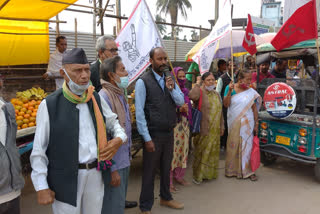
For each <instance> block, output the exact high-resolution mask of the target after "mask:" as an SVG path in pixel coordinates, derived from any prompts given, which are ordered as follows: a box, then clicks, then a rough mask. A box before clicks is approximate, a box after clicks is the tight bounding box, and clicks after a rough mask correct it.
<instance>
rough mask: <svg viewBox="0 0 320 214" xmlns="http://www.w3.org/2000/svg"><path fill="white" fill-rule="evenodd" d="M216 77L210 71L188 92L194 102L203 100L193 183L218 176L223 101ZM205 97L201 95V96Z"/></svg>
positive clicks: (195, 144) (222, 125) (196, 142)
mask: <svg viewBox="0 0 320 214" xmlns="http://www.w3.org/2000/svg"><path fill="white" fill-rule="evenodd" d="M201 80H202V82H203V84H202V86H200V85H201ZM215 86H216V85H215V79H214V76H213V74H212V73H211V72H207V73H205V74H203V75H202V77H198V78H197V83H196V84H195V86H194V87H193V89H192V90H191V91H190V93H189V98H190V99H191V100H193V101H194V102H195V103H199V100H202V104H201V109H200V111H201V112H202V119H201V126H200V134H199V135H198V136H196V137H195V138H194V142H193V144H194V147H195V148H194V161H193V182H194V183H195V184H200V183H201V182H202V181H203V180H210V179H213V178H214V179H215V178H217V177H218V168H219V153H220V136H222V135H223V133H224V120H223V114H222V100H221V97H220V94H219V93H218V92H216V90H215ZM201 96H202V97H201Z"/></svg>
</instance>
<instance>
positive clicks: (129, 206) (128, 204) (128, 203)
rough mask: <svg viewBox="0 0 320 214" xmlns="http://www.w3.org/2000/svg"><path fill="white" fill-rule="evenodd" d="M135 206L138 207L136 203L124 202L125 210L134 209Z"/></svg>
mask: <svg viewBox="0 0 320 214" xmlns="http://www.w3.org/2000/svg"><path fill="white" fill-rule="evenodd" d="M136 206H138V203H137V202H136V201H126V208H134V207H136Z"/></svg>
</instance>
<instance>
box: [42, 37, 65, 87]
mask: <svg viewBox="0 0 320 214" xmlns="http://www.w3.org/2000/svg"><path fill="white" fill-rule="evenodd" d="M66 50H67V39H66V37H64V36H58V37H57V38H56V50H55V51H54V52H53V53H52V54H51V55H50V59H49V64H48V70H47V72H46V73H45V74H43V78H44V79H49V78H55V81H56V89H59V88H62V84H63V82H64V79H63V77H62V76H61V75H60V69H61V67H62V55H63V53H64V52H65V51H66Z"/></svg>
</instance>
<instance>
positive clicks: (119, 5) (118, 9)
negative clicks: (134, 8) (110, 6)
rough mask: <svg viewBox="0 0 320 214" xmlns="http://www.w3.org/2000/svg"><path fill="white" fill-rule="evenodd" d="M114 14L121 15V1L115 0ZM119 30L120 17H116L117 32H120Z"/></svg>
mask: <svg viewBox="0 0 320 214" xmlns="http://www.w3.org/2000/svg"><path fill="white" fill-rule="evenodd" d="M116 10H117V12H116V15H117V16H121V1H120V0H116ZM120 30H121V19H119V18H117V34H119V33H120Z"/></svg>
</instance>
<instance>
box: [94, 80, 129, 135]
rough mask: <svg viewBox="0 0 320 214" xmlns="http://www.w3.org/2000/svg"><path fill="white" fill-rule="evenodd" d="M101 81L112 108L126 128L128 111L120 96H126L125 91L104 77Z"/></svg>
mask: <svg viewBox="0 0 320 214" xmlns="http://www.w3.org/2000/svg"><path fill="white" fill-rule="evenodd" d="M100 82H101V85H102V89H103V91H104V92H105V93H106V94H107V96H108V98H109V100H110V104H111V110H112V111H113V112H114V113H115V114H116V115H117V116H118V120H119V123H120V125H121V126H122V128H124V129H125V130H126V111H125V106H124V105H123V102H122V101H121V98H120V96H122V97H124V96H125V95H124V91H123V90H121V89H120V88H119V87H117V86H115V85H113V84H111V83H110V82H107V81H105V80H103V79H101V80H100Z"/></svg>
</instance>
